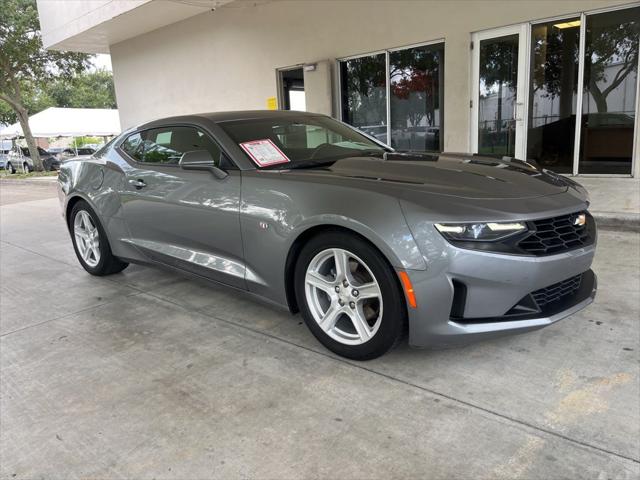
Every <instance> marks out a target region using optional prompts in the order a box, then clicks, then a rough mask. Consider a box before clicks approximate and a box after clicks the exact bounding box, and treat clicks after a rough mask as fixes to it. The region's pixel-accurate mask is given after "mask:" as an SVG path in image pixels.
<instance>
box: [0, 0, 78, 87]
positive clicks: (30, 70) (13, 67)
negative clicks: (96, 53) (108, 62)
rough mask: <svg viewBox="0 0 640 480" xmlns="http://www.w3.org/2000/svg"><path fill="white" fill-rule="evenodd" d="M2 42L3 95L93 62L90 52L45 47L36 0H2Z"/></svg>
mask: <svg viewBox="0 0 640 480" xmlns="http://www.w3.org/2000/svg"><path fill="white" fill-rule="evenodd" d="M0 46H1V48H0V94H3V95H8V94H13V95H15V94H16V93H19V90H20V87H23V86H27V87H33V86H35V85H42V84H44V83H45V82H48V81H50V80H51V79H53V78H60V77H70V76H72V75H73V74H74V73H81V72H82V71H84V70H85V69H86V68H87V67H88V66H89V65H90V62H89V56H88V55H87V54H84V53H74V52H58V51H53V50H45V49H44V48H43V47H42V38H41V35H40V22H39V21H38V11H37V10H36V2H35V0H4V1H3V2H2V15H0ZM16 90H18V92H17V91H16Z"/></svg>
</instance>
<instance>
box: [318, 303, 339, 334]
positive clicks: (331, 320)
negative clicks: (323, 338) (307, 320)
mask: <svg viewBox="0 0 640 480" xmlns="http://www.w3.org/2000/svg"><path fill="white" fill-rule="evenodd" d="M341 313H342V308H341V307H340V306H338V305H337V304H336V303H335V302H332V303H331V305H330V306H329V309H328V310H327V311H326V312H325V313H324V315H323V317H322V318H321V319H320V321H319V322H318V325H320V328H322V329H323V330H324V331H325V332H328V331H329V330H331V329H332V328H333V327H335V326H336V322H337V321H338V317H340V314H341Z"/></svg>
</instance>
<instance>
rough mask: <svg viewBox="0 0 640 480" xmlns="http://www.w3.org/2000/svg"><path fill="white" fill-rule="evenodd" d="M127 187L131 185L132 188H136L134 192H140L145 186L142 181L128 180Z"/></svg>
mask: <svg viewBox="0 0 640 480" xmlns="http://www.w3.org/2000/svg"><path fill="white" fill-rule="evenodd" d="M129 185H133V186H134V187H136V190H140V189H141V188H144V187H146V186H147V184H146V183H144V181H143V180H140V179H137V180H129Z"/></svg>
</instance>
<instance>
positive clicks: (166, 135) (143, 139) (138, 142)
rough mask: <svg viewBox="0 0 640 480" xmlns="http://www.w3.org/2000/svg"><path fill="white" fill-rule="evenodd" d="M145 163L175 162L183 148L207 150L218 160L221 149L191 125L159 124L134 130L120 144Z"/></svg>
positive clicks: (178, 160) (188, 150)
mask: <svg viewBox="0 0 640 480" xmlns="http://www.w3.org/2000/svg"><path fill="white" fill-rule="evenodd" d="M121 148H122V149H123V150H124V151H125V152H127V153H128V154H129V155H130V156H131V157H133V158H134V159H136V160H138V161H139V162H144V163H157V164H165V165H167V164H168V165H177V164H178V163H179V162H180V158H181V157H182V154H183V153H185V152H191V151H197V150H207V151H208V152H209V153H211V156H212V157H213V160H214V162H216V164H218V162H219V161H220V149H219V148H218V146H217V145H216V143H215V142H214V141H213V140H211V139H210V138H209V137H208V136H207V135H205V134H204V133H203V132H201V131H200V130H198V129H197V128H194V127H161V128H152V129H150V130H145V131H143V132H137V133H134V134H132V135H130V136H129V137H127V139H126V140H125V141H124V143H123V144H122V147H121Z"/></svg>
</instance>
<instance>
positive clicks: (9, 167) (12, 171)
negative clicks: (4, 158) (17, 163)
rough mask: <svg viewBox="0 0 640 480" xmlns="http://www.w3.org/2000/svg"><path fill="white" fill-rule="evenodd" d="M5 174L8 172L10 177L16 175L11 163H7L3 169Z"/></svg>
mask: <svg viewBox="0 0 640 480" xmlns="http://www.w3.org/2000/svg"><path fill="white" fill-rule="evenodd" d="M5 168H6V170H7V172H9V173H10V174H11V175H13V174H14V173H16V167H14V166H13V165H12V164H11V162H7V166H6V167H5Z"/></svg>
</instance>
